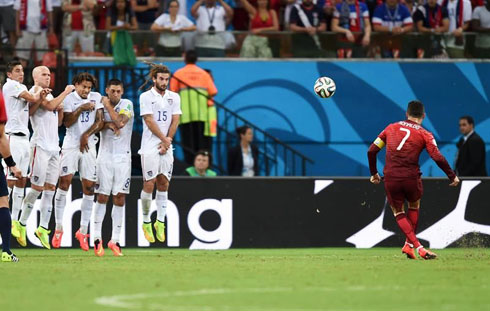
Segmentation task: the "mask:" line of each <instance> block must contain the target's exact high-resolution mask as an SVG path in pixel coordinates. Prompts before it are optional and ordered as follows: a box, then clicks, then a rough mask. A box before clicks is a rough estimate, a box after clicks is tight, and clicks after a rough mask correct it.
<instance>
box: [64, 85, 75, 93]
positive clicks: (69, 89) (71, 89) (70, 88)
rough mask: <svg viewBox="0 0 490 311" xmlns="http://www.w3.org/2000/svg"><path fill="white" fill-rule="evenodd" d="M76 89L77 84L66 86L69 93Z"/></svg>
mask: <svg viewBox="0 0 490 311" xmlns="http://www.w3.org/2000/svg"><path fill="white" fill-rule="evenodd" d="M74 90H75V86H74V85H72V84H69V85H67V86H66V87H65V93H67V94H70V93H71V92H73V91H74Z"/></svg>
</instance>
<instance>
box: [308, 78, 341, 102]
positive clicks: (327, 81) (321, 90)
mask: <svg viewBox="0 0 490 311" xmlns="http://www.w3.org/2000/svg"><path fill="white" fill-rule="evenodd" d="M336 89H337V87H336V86H335V82H334V81H333V80H332V79H331V78H329V77H320V78H318V79H317V80H316V82H315V87H314V90H315V93H316V94H317V95H318V96H320V97H321V98H329V97H332V96H333V94H335V90H336Z"/></svg>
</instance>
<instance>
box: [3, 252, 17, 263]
mask: <svg viewBox="0 0 490 311" xmlns="http://www.w3.org/2000/svg"><path fill="white" fill-rule="evenodd" d="M18 261H19V258H17V256H15V255H14V254H13V253H10V254H9V253H7V252H2V262H18Z"/></svg>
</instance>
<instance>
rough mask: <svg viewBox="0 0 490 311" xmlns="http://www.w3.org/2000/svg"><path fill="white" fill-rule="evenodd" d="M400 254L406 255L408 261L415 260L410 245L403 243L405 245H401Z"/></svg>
mask: <svg viewBox="0 0 490 311" xmlns="http://www.w3.org/2000/svg"><path fill="white" fill-rule="evenodd" d="M402 254H405V255H407V258H408V259H417V257H416V256H415V250H414V249H413V246H410V244H408V243H405V245H403V248H402Z"/></svg>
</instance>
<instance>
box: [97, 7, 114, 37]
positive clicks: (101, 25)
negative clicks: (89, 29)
mask: <svg viewBox="0 0 490 311" xmlns="http://www.w3.org/2000/svg"><path fill="white" fill-rule="evenodd" d="M114 2H115V0H107V1H105V0H97V11H96V12H95V14H94V19H95V28H96V29H97V30H105V29H106V21H107V8H110V7H111V6H112V5H113V4H114Z"/></svg>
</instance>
